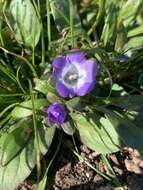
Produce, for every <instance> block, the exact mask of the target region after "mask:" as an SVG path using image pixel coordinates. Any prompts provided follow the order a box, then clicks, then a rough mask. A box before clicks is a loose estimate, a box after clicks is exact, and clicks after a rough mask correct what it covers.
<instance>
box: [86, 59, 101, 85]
mask: <svg viewBox="0 0 143 190" xmlns="http://www.w3.org/2000/svg"><path fill="white" fill-rule="evenodd" d="M83 69H84V70H85V71H86V73H87V74H86V76H87V77H86V79H85V81H86V83H93V82H95V81H96V76H97V72H98V66H97V64H96V62H95V60H94V59H89V60H86V61H85V62H83Z"/></svg>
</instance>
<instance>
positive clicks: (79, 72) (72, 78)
mask: <svg viewBox="0 0 143 190" xmlns="http://www.w3.org/2000/svg"><path fill="white" fill-rule="evenodd" d="M85 78H86V71H85V70H83V69H82V68H81V67H80V66H79V65H78V64H77V63H71V64H69V65H68V66H67V67H65V68H64V69H63V72H62V77H61V80H62V81H63V83H64V84H65V85H66V86H67V87H72V88H80V86H81V85H82V84H83V83H84V81H85Z"/></svg>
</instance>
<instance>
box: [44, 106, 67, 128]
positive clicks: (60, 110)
mask: <svg viewBox="0 0 143 190" xmlns="http://www.w3.org/2000/svg"><path fill="white" fill-rule="evenodd" d="M46 112H47V113H48V118H49V122H50V124H51V125H53V124H54V123H58V124H59V125H61V124H62V123H63V122H64V121H65V120H66V117H67V110H66V108H65V106H64V105H63V104H60V103H57V102H55V103H53V104H52V105H50V106H49V107H48V109H47V110H46Z"/></svg>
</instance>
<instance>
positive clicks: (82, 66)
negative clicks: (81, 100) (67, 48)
mask: <svg viewBox="0 0 143 190" xmlns="http://www.w3.org/2000/svg"><path fill="white" fill-rule="evenodd" d="M52 65H53V75H54V77H55V79H56V90H57V91H58V93H59V94H60V95H61V96H63V97H73V96H84V95H86V94H87V93H88V92H90V91H91V90H92V89H93V88H94V85H95V82H96V75H97V71H98V68H97V64H96V61H95V60H94V59H86V58H85V55H84V53H83V52H82V51H80V50H78V49H75V50H72V51H71V52H70V53H69V54H67V56H59V57H57V58H55V59H54V61H53V63H52Z"/></svg>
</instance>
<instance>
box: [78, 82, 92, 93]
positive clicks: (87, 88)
mask: <svg viewBox="0 0 143 190" xmlns="http://www.w3.org/2000/svg"><path fill="white" fill-rule="evenodd" d="M94 85H95V82H93V83H85V84H84V85H83V86H82V87H80V88H78V89H76V94H77V95H78V96H84V95H86V94H87V93H89V92H90V91H91V90H92V89H93V88H94Z"/></svg>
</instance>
